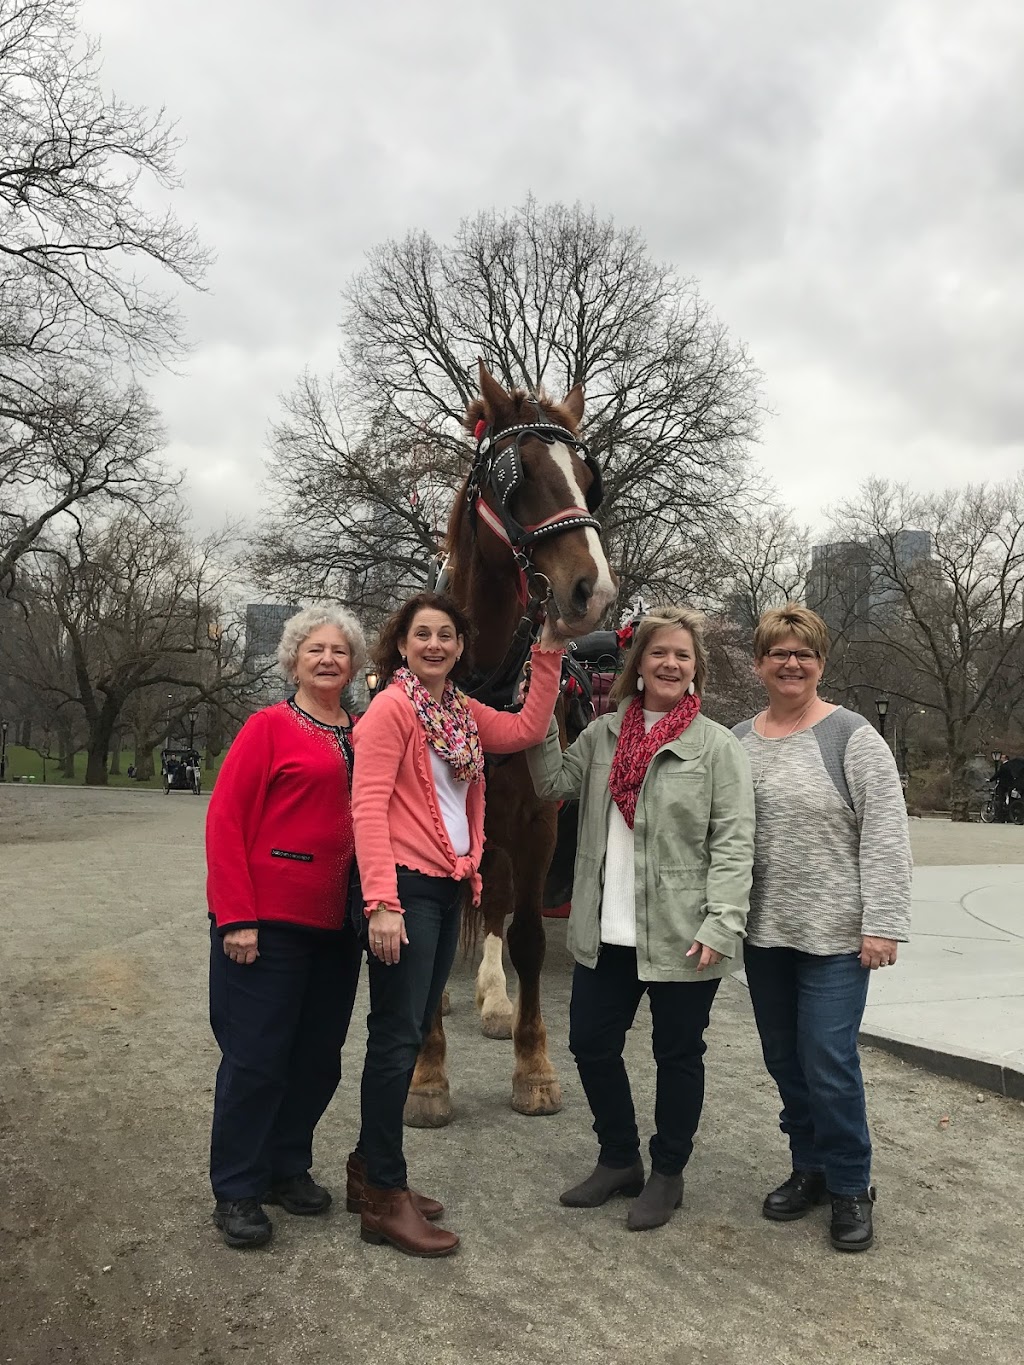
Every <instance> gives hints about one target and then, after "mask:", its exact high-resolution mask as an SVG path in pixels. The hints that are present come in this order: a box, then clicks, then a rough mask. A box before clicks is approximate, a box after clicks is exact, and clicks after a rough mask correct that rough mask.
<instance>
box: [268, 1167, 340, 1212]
mask: <svg viewBox="0 0 1024 1365" xmlns="http://www.w3.org/2000/svg"><path fill="white" fill-rule="evenodd" d="M263 1202H264V1203H265V1204H280V1205H281V1207H282V1208H283V1209H285V1210H287V1212H288V1213H297V1214H316V1213H326V1212H327V1210H328V1209H329V1208H330V1207H331V1192H330V1190H325V1189H324V1187H323V1185H318V1184H317V1183H316V1181H315V1180H314V1179H313V1177H312V1176H311V1175H310V1173H309V1172H308V1171H303V1172H302V1174H301V1175H293V1176H289V1178H288V1179H287V1180H276V1181H275V1182H274V1184H273V1186H272V1187H271V1190H270V1193H269V1194H265V1195H264V1196H263Z"/></svg>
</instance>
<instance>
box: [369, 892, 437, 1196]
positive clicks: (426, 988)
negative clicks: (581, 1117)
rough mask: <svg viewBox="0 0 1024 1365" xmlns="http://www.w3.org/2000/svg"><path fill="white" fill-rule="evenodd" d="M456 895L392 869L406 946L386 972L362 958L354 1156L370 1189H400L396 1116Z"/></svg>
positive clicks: (427, 1021)
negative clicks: (362, 1032) (363, 1000)
mask: <svg viewBox="0 0 1024 1365" xmlns="http://www.w3.org/2000/svg"><path fill="white" fill-rule="evenodd" d="M462 891H463V883H462V882H457V881H453V880H452V879H451V878H449V877H428V876H425V875H424V874H423V873H421V872H410V871H408V869H406V868H402V867H400V868H399V869H398V898H399V900H400V901H401V903H402V909H403V910H404V911H405V932H406V934H407V935H408V937H409V942H408V943H407V944H403V945H402V950H401V953H400V955H399V959H398V961H397V962H396V963H394V965H393V966H390V967H389V966H387V965H385V964H384V963H383V962H381V961H380V960H379V958H376V957H374V956H373V955H372V954H371V955H370V959H369V962H370V1013H369V1015H368V1016H367V1020H366V1029H367V1038H366V1065H365V1066H364V1068H363V1082H362V1088H361V1102H362V1127H361V1129H360V1133H359V1144H358V1148H357V1150H358V1151H359V1152H360V1154H361V1155H362V1156H363V1157H364V1158H365V1159H366V1176H367V1180H368V1181H369V1183H370V1184H371V1185H374V1186H376V1187H377V1188H378V1189H404V1188H405V1186H406V1184H407V1183H408V1177H407V1173H406V1166H405V1154H404V1152H403V1150H402V1135H403V1130H402V1112H403V1110H404V1109H405V1101H406V1099H407V1097H408V1094H409V1086H410V1085H411V1084H412V1074H413V1072H414V1071H415V1069H416V1058H417V1057H418V1056H419V1051H420V1047H421V1045H422V1043H423V1039H424V1038H425V1037H426V1035H427V1033H428V1032H429V1030H430V1025H431V1023H432V1022H433V1019H434V1015H435V1014H436V1013H437V1007H438V1005H439V1004H440V1003H441V996H442V994H443V992H444V988H445V983H446V982H447V980H448V973H449V972H450V971H451V969H452V963H453V962H454V961H455V952H456V949H457V948H458V946H459V919H460V912H461V907H462Z"/></svg>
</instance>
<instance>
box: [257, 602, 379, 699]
mask: <svg viewBox="0 0 1024 1365" xmlns="http://www.w3.org/2000/svg"><path fill="white" fill-rule="evenodd" d="M321 626H337V628H338V630H340V631H341V633H342V635H344V637H345V639H346V640H347V641H348V647H349V650H350V651H351V654H352V678H353V679H354V678H355V677H356V675H357V674H359V673H361V672H362V671H363V665H364V664H365V663H366V636H365V635H364V634H363V628H362V626H361V625H360V624H359V622H358V621H357V620H356V618H355V617H354V616H353V615H352V613H351V612H350V611H348V610H347V608H345V607H340V606H337V605H336V604H335V603H334V602H317V603H316V604H315V605H314V606H312V607H303V609H302V610H301V611H299V612H296V613H295V615H294V616H289V618H288V620H287V621H285V623H284V630H283V631H282V632H281V643H280V644H279V645H278V647H277V662H278V663H279V664H280V666H281V672H282V673H283V674H284V676H285V677H286V678H287V679H288V681H289V682H292V683H293V682H295V664H296V662H297V661H298V657H299V650H300V649H301V648H302V642H303V640H305V639H307V638H308V637H309V636H310V635H312V633H313V631H314V630H319V628H320V627H321Z"/></svg>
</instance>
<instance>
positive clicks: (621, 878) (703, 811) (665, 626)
mask: <svg viewBox="0 0 1024 1365" xmlns="http://www.w3.org/2000/svg"><path fill="white" fill-rule="evenodd" d="M707 667H708V664H707V645H706V643H705V639H704V625H703V617H702V616H701V615H700V613H699V612H696V611H693V610H691V609H689V608H687V607H657V608H655V609H654V610H653V611H652V612H651V613H650V614H649V615H647V616H645V617H643V619H642V620H641V621H640V623H639V625H638V626H637V627H636V629H635V633H634V637H633V643H632V647H631V649H630V652H629V654H628V656H627V658H626V662H625V667H624V669H623V672H622V675H621V677H620V678H619V680H618V682H617V683H616V684H615V686H614V687H613V689H612V691H611V700H612V702H613V703H615V704H616V705H617V710H615V711H613V712H611V713H609V714H607V715H604V716H601V717H600V718H599V719H597V720H595V721H594V722H593V723H592V724H591V725H589V726H588V727H587V728H586V729H585V730H584V731H583V733H582V735H580V737H579V738H578V739H577V740H576V741H575V743H574V744H572V745H570V747H569V748H568V749H566V750H565V752H564V753H563V751H562V749H561V745H560V743H559V738H558V731H557V728H556V727H555V726H554V725H552V727H551V728H550V729H549V731H548V735H547V738H546V740H545V741H544V743H543V745H541V746H540V747H539V748H536V749H533V750H531V751H530V752H529V753H528V754H527V760H528V762H529V765H530V772H531V773H532V775H533V781H534V785H535V787H536V788H537V792H538V793H539V795H541V796H545V797H548V798H550V799H551V800H578V801H579V836H578V845H577V853H576V870H575V879H574V881H573V888H572V911H571V914H570V916H569V927H568V942H569V949H570V951H571V952H572V954H573V956H574V957H575V959H576V967H575V970H574V972H573V979H572V1000H571V1003H570V1006H569V1048H570V1050H571V1052H572V1054H573V1056H574V1057H575V1059H576V1066H577V1068H578V1070H579V1073H580V1080H581V1081H582V1083H583V1089H584V1090H585V1092H586V1096H587V1100H588V1101H589V1104H590V1109H591V1112H592V1113H593V1115H594V1131H595V1133H596V1134H597V1140H598V1159H597V1166H596V1167H595V1169H594V1170H593V1172H592V1173H591V1174H590V1175H589V1176H587V1178H586V1179H585V1180H583V1181H582V1182H581V1183H580V1184H578V1185H574V1186H573V1188H572V1189H569V1190H566V1191H565V1192H564V1194H562V1195H561V1202H562V1203H563V1204H567V1205H569V1206H571V1207H573V1208H595V1207H597V1206H598V1205H600V1204H604V1203H605V1202H606V1201H607V1200H608V1199H610V1198H611V1196H612V1195H613V1194H625V1195H638V1196H639V1198H637V1200H636V1202H635V1203H634V1204H633V1206H632V1207H631V1209H630V1211H629V1215H628V1218H627V1224H628V1226H629V1227H630V1228H631V1229H632V1230H633V1231H644V1230H649V1229H652V1228H656V1227H660V1226H661V1225H662V1224H664V1223H667V1222H668V1221H669V1219H670V1218H671V1217H672V1215H673V1213H674V1212H675V1210H676V1209H677V1208H678V1207H679V1205H680V1203H681V1202H682V1197H683V1174H682V1173H683V1169H684V1167H685V1166H686V1164H687V1162H688V1161H689V1159H690V1154H691V1153H692V1151H693V1140H694V1137H695V1135H696V1132H697V1126H698V1124H699V1122H700V1116H701V1109H702V1107H703V1102H704V1052H705V1050H706V1048H705V1043H704V1032H705V1030H706V1028H707V1026H708V1022H709V1019H710V1014H711V1006H712V1003H713V1002H714V999H715V994H716V992H717V990H718V986H719V983H720V981H721V978H722V977H723V976H725V975H726V974H727V973H728V972H730V971H732V970H733V969H734V968H735V967H737V966H738V965H739V956H740V947H741V944H742V940H743V929H744V924H745V922H746V918H747V902H748V896H749V893H750V876H751V861H752V859H753V853H754V796H753V791H752V789H751V782H750V765H749V763H748V762H747V759H746V755H745V754H744V753H743V750H742V748H741V747H740V745H739V744H738V743H737V741H736V740H735V738H734V737H733V736H732V735H731V734H730V733H729V731H728V730H726V729H723V727H722V726H721V725H716V724H715V722H714V721H712V720H708V719H707V718H706V717H705V716H703V715H702V714H701V696H702V693H703V690H704V687H705V684H706V681H707ZM645 994H646V996H647V997H648V1000H649V1002H650V1007H651V1018H652V1021H653V1024H654V1037H653V1046H654V1060H655V1063H656V1065H657V1096H656V1099H655V1108H654V1122H655V1133H654V1136H653V1137H652V1138H651V1144H650V1153H651V1175H650V1178H649V1179H648V1180H647V1181H646V1183H645V1180H644V1164H643V1161H642V1159H641V1156H640V1136H639V1131H638V1129H637V1122H636V1114H635V1112H634V1109H633V1097H632V1094H631V1092H630V1086H629V1076H628V1075H627V1073H626V1067H625V1064H624V1062H623V1060H622V1052H623V1047H624V1045H625V1041H626V1034H627V1033H628V1031H629V1029H630V1028H631V1027H632V1024H633V1020H634V1018H635V1016H636V1011H637V1007H638V1006H639V1004H640V1001H641V999H642V998H643V996H644V995H645Z"/></svg>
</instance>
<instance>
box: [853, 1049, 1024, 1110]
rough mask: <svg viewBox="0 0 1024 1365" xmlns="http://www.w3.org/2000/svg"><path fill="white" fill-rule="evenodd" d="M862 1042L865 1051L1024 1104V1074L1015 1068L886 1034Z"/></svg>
mask: <svg viewBox="0 0 1024 1365" xmlns="http://www.w3.org/2000/svg"><path fill="white" fill-rule="evenodd" d="M859 1041H860V1042H861V1043H862V1044H863V1045H864V1046H865V1047H877V1048H881V1050H882V1051H883V1052H889V1053H891V1054H892V1055H893V1056H894V1057H900V1058H902V1060H903V1061H905V1062H912V1063H913V1064H914V1065H915V1066H921V1067H924V1068H925V1070H926V1071H934V1072H935V1073H936V1074H937V1075H939V1076H949V1077H951V1078H952V1079H953V1080H955V1081H966V1082H967V1083H968V1084H969V1085H976V1086H980V1087H981V1088H982V1089H983V1090H994V1091H995V1092H996V1094H997V1095H1003V1096H1005V1097H1006V1098H1007V1099H1010V1100H1021V1101H1024V1072H1022V1071H1017V1070H1016V1068H1015V1067H1012V1066H1003V1065H1001V1063H999V1062H991V1061H986V1060H985V1059H984V1058H983V1057H965V1056H963V1055H961V1054H958V1053H955V1052H941V1051H939V1049H938V1048H932V1047H923V1046H922V1045H921V1044H920V1043H908V1042H905V1041H904V1040H903V1039H902V1038H889V1037H887V1036H886V1035H885V1034H884V1033H868V1032H862V1033H861V1034H860V1037H859Z"/></svg>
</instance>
